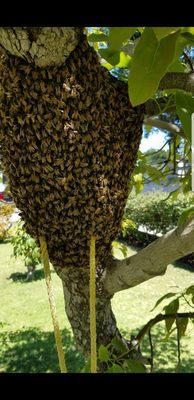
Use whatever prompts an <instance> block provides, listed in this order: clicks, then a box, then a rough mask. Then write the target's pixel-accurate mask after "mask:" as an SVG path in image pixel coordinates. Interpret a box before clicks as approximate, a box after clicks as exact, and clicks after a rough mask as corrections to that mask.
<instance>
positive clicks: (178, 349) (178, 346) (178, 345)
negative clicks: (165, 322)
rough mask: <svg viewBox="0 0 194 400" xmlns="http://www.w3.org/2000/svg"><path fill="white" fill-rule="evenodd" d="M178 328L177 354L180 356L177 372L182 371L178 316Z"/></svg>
mask: <svg viewBox="0 0 194 400" xmlns="http://www.w3.org/2000/svg"><path fill="white" fill-rule="evenodd" d="M176 330H177V356H178V364H177V367H176V372H180V367H181V350H180V332H179V325H178V318H177V317H176Z"/></svg>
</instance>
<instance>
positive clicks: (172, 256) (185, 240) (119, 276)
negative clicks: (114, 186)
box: [104, 219, 194, 296]
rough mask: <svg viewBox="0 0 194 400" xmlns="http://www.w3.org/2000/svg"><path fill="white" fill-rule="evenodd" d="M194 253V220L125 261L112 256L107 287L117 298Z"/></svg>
mask: <svg viewBox="0 0 194 400" xmlns="http://www.w3.org/2000/svg"><path fill="white" fill-rule="evenodd" d="M193 251H194V219H192V220H190V221H189V222H187V223H185V224H183V225H181V226H179V227H177V228H176V229H173V230H171V231H170V232H168V233H166V234H165V235H163V236H162V237H160V238H159V239H157V240H155V241H154V242H153V243H151V244H150V245H149V246H147V247H145V248H144V249H142V250H140V251H139V252H138V253H137V254H135V255H133V256H131V257H129V258H126V259H124V260H117V259H115V258H114V257H110V258H109V259H108V260H106V261H107V268H106V269H105V272H104V274H105V275H104V288H105V290H106V291H107V292H108V293H109V294H110V295H111V296H113V295H114V293H116V292H119V291H121V290H125V289H129V288H131V287H134V286H137V285H139V284H140V283H142V282H145V281H147V280H148V279H151V278H154V277H156V276H158V275H163V274H164V273H165V272H166V268H167V266H168V264H170V263H172V262H173V261H176V260H178V259H179V258H182V257H184V256H186V255H188V254H191V253H192V252H193Z"/></svg>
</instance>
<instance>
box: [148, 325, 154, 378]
mask: <svg viewBox="0 0 194 400" xmlns="http://www.w3.org/2000/svg"><path fill="white" fill-rule="evenodd" d="M148 336H149V343H150V366H151V368H150V372H151V373H152V372H153V368H154V347H153V343H152V335H151V328H150V329H149V331H148Z"/></svg>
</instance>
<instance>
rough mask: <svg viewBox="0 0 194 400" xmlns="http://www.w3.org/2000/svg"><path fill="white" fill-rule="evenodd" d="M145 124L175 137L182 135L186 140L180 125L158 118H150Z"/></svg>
mask: <svg viewBox="0 0 194 400" xmlns="http://www.w3.org/2000/svg"><path fill="white" fill-rule="evenodd" d="M144 124H146V125H150V126H154V127H156V128H159V129H162V130H166V131H168V132H171V133H173V134H174V135H180V136H182V137H183V138H185V139H186V135H185V133H184V131H183V129H182V128H181V127H180V126H178V125H175V124H172V123H171V122H166V121H162V120H161V119H158V118H152V117H148V118H145V119H144Z"/></svg>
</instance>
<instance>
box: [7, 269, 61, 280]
mask: <svg viewBox="0 0 194 400" xmlns="http://www.w3.org/2000/svg"><path fill="white" fill-rule="evenodd" d="M53 272H54V271H52V270H51V274H52V273H53ZM7 279H12V281H13V282H16V283H17V282H20V283H31V282H34V281H38V280H40V279H44V271H43V269H37V270H35V271H34V277H33V279H32V280H30V279H29V280H28V279H27V272H14V273H13V274H11V275H10V276H9V277H8V278H7Z"/></svg>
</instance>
